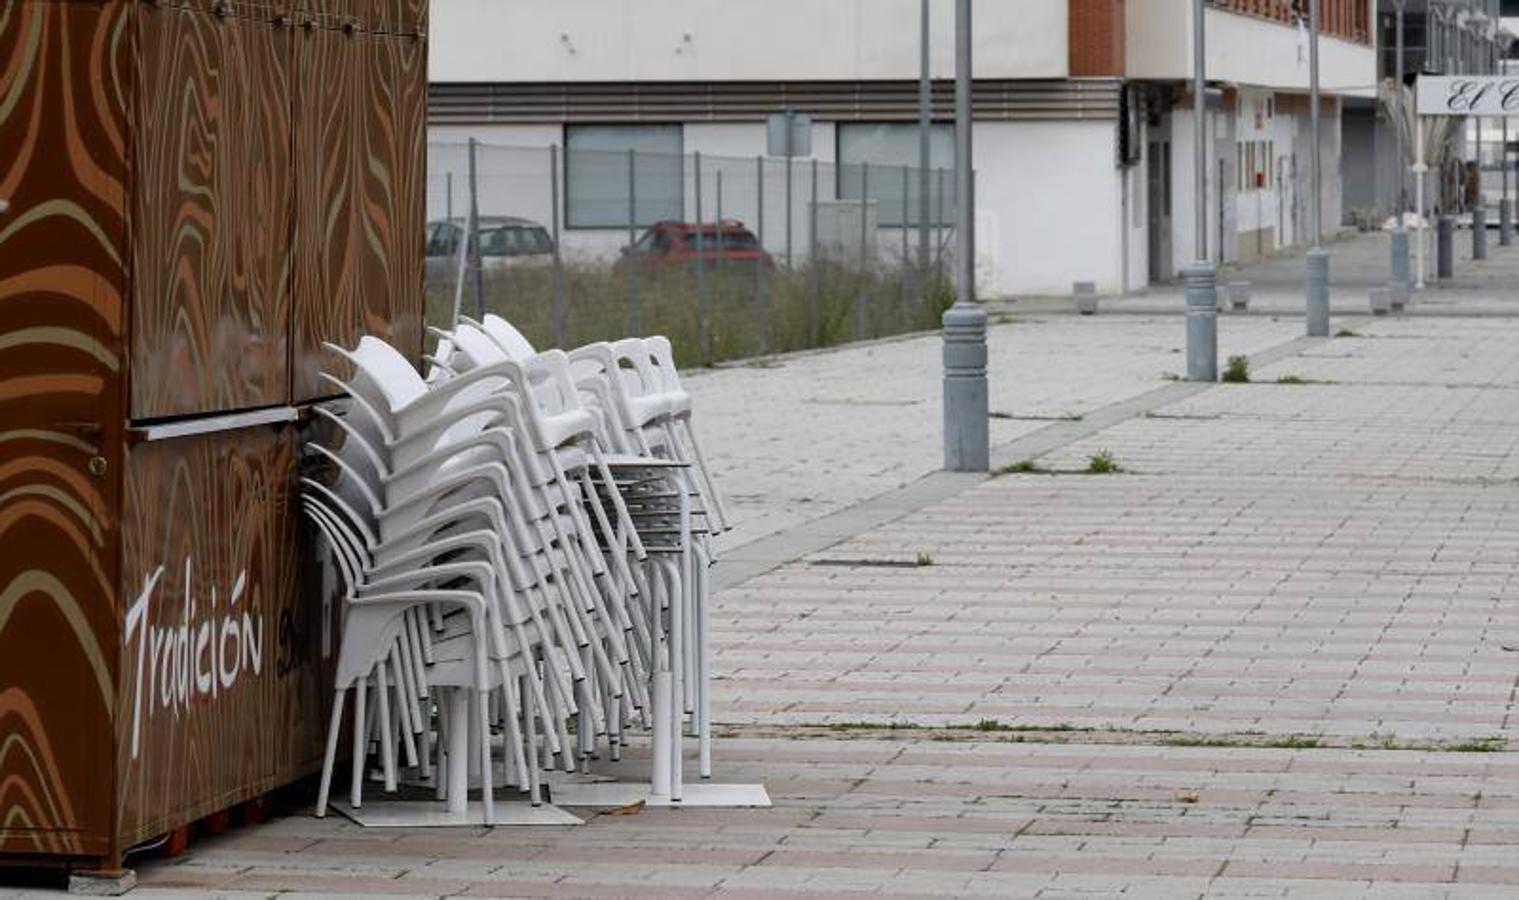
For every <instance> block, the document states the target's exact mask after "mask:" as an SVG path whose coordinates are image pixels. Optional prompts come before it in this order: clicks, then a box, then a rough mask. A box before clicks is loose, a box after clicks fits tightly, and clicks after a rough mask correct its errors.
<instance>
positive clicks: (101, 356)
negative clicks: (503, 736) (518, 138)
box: [0, 0, 427, 871]
mask: <svg viewBox="0 0 1519 900" xmlns="http://www.w3.org/2000/svg"><path fill="white" fill-rule="evenodd" d="M426 14H427V5H426V0H151V2H150V0H0V864H12V863H18V862H20V863H27V862H59V861H61V862H65V863H67V864H69V865H71V866H75V867H79V868H95V869H100V870H104V871H114V870H118V869H120V868H121V866H122V859H123V855H124V853H125V852H126V851H127V850H128V849H129V848H131V847H133V846H134V845H137V844H139V843H140V842H143V841H146V840H150V839H153V838H155V837H156V836H159V835H163V834H165V833H168V832H170V831H172V830H174V829H176V828H178V827H180V826H183V825H184V824H186V823H189V822H192V821H195V820H197V819H199V818H201V817H204V816H207V815H208V814H212V813H216V812H218V811H221V810H225V809H227V808H229V807H231V806H233V805H235V804H237V803H240V802H242V801H245V800H248V799H250V798H254V797H257V796H259V795H261V794H262V793H264V792H266V791H269V790H271V789H273V788H275V787H278V786H281V785H284V784H287V783H289V782H291V781H293V780H295V779H298V778H300V777H302V776H304V775H306V774H308V773H310V772H312V771H314V770H315V769H316V768H317V767H318V766H319V765H320V756H321V744H322V738H323V734H324V729H325V726H326V715H327V709H328V706H327V704H328V703H329V702H330V697H329V690H328V684H329V682H328V678H329V677H330V664H331V661H332V660H331V655H332V653H333V652H334V636H333V633H332V630H333V620H332V618H331V611H332V604H331V603H330V602H329V600H330V595H331V593H332V591H333V589H334V585H333V584H332V579H331V577H330V576H327V575H324V573H323V567H322V566H319V565H316V564H315V560H316V559H317V558H318V555H317V554H316V552H315V550H314V549H313V548H312V547H311V546H310V545H309V541H310V538H309V535H308V533H307V531H306V529H304V528H303V527H301V523H300V522H299V520H298V519H299V516H298V513H299V510H298V505H297V503H296V502H295V477H296V472H297V471H298V466H299V465H300V459H301V450H300V448H301V440H302V430H303V428H304V427H305V425H304V420H305V418H306V417H305V415H304V410H305V409H306V407H308V406H309V405H310V404H311V403H313V402H316V401H319V400H321V399H323V398H324V396H326V395H328V394H330V393H331V389H330V388H329V387H328V386H326V385H325V384H323V383H322V382H321V380H320V379H319V378H318V372H319V371H320V369H321V368H322V367H323V366H324V365H328V366H330V365H332V364H333V361H332V360H331V359H328V358H327V357H326V356H324V354H323V351H322V350H321V344H322V342H323V341H334V342H339V343H348V344H351V343H352V342H354V341H355V340H356V339H357V337H358V335H360V334H361V333H370V334H376V335H379V336H381V337H384V338H386V339H387V340H389V341H391V342H392V343H394V344H395V345H396V346H398V347H401V348H403V349H405V350H406V351H407V352H410V353H412V354H413V355H414V356H417V355H420V352H421V346H422V331H423V328H422V315H423V312H422V282H423V269H422V241H423V239H422V234H423V226H424V221H423V220H424V178H425V155H426V136H425V128H426V104H427V66H426V59H427V50H426V46H427V45H426V40H425V25H426Z"/></svg>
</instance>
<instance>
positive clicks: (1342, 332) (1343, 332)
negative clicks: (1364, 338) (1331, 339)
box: [1334, 328, 1360, 338]
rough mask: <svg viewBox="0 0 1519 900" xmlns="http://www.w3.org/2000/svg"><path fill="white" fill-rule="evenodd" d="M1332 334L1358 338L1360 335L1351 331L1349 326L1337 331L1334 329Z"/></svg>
mask: <svg viewBox="0 0 1519 900" xmlns="http://www.w3.org/2000/svg"><path fill="white" fill-rule="evenodd" d="M1334 336H1335V337H1337V338H1358V337H1360V335H1359V334H1357V333H1356V332H1354V331H1351V330H1350V329H1349V328H1341V329H1340V330H1339V331H1336V332H1335V333H1334Z"/></svg>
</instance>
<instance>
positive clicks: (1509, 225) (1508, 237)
mask: <svg viewBox="0 0 1519 900" xmlns="http://www.w3.org/2000/svg"><path fill="white" fill-rule="evenodd" d="M1513 242H1514V204H1513V201H1510V200H1499V201H1498V243H1499V244H1500V245H1502V246H1504V247H1507V246H1508V245H1509V244H1512V243H1513Z"/></svg>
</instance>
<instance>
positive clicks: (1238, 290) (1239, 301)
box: [1229, 281, 1250, 312]
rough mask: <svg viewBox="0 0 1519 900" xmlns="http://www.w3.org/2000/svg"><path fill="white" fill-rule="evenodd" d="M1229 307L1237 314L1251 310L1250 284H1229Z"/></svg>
mask: <svg viewBox="0 0 1519 900" xmlns="http://www.w3.org/2000/svg"><path fill="white" fill-rule="evenodd" d="M1229 306H1230V307H1231V308H1232V309H1233V310H1234V311H1235V312H1244V311H1245V310H1247V309H1249V308H1250V282H1248V281H1231V282H1229Z"/></svg>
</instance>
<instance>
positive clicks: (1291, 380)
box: [1276, 375, 1308, 384]
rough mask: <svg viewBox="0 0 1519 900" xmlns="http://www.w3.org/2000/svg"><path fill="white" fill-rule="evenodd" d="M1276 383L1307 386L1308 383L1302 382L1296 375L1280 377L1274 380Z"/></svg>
mask: <svg viewBox="0 0 1519 900" xmlns="http://www.w3.org/2000/svg"><path fill="white" fill-rule="evenodd" d="M1276 383H1277V384H1307V383H1308V382H1306V381H1304V380H1303V379H1302V378H1301V377H1299V376H1297V375H1282V376H1280V377H1279V378H1277V379H1276Z"/></svg>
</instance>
